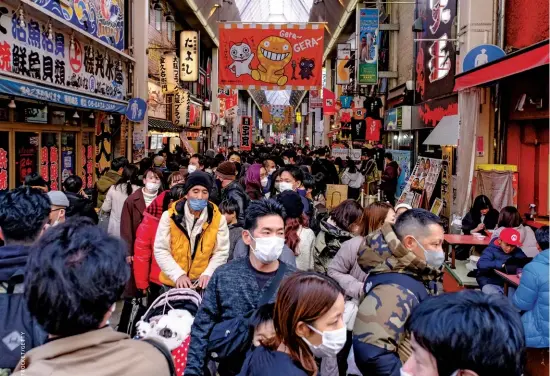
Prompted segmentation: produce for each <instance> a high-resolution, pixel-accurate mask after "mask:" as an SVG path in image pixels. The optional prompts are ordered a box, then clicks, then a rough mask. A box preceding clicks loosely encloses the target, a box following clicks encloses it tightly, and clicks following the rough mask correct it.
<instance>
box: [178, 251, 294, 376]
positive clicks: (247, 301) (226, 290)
mask: <svg viewBox="0 0 550 376" xmlns="http://www.w3.org/2000/svg"><path fill="white" fill-rule="evenodd" d="M295 271H296V269H295V268H293V267H291V266H288V265H287V270H286V272H285V275H287V276H288V275H290V274H292V273H294V272H295ZM274 277H275V275H274V276H273V277H272V279H271V280H270V281H268V282H267V283H266V284H265V286H264V287H263V289H262V290H259V288H258V282H257V281H256V270H255V269H254V268H253V266H252V264H251V263H250V259H249V258H248V257H246V258H243V259H240V260H234V261H232V262H230V263H227V264H225V265H222V266H220V267H219V268H218V269H216V271H215V272H214V275H213V276H212V279H211V280H210V282H209V283H208V286H207V287H206V292H205V294H204V297H203V299H202V303H201V305H200V307H199V310H198V312H197V315H196V316H195V321H194V322H193V327H192V328H191V345H190V346H189V352H188V355H187V368H186V369H185V375H186V376H198V375H203V367H204V361H205V359H207V350H206V348H207V345H208V338H209V337H210V334H211V332H212V329H213V328H214V325H216V324H218V323H220V322H222V321H227V320H231V319H233V318H236V317H239V316H242V315H245V314H246V313H248V312H250V311H251V310H253V309H256V308H258V302H259V300H260V297H261V296H262V294H263V292H264V291H266V290H267V289H268V288H269V286H270V284H271V281H272V280H273V278H274ZM275 296H276V293H275V294H274V295H273V296H272V297H271V299H270V300H269V301H270V302H274V301H275ZM220 369H222V365H220Z"/></svg>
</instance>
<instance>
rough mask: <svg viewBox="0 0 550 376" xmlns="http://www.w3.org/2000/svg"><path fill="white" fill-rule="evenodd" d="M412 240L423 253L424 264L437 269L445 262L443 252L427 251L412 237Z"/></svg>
mask: <svg viewBox="0 0 550 376" xmlns="http://www.w3.org/2000/svg"><path fill="white" fill-rule="evenodd" d="M413 239H414V240H415V241H416V242H417V243H418V245H419V246H420V248H422V250H423V251H424V258H425V259H426V264H428V265H429V266H431V267H433V268H436V269H439V268H440V267H441V265H443V263H444V262H445V252H443V251H435V250H430V251H427V250H426V248H424V246H423V245H422V244H420V242H419V241H418V240H416V238H415V237H414V236H413Z"/></svg>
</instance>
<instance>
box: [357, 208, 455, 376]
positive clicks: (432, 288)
mask: <svg viewBox="0 0 550 376" xmlns="http://www.w3.org/2000/svg"><path fill="white" fill-rule="evenodd" d="M443 234H444V232H443V227H442V226H441V224H440V220H439V217H437V216H436V215H434V214H432V213H430V212H429V211H427V210H424V209H412V210H408V211H406V212H405V213H403V214H401V216H399V218H398V219H397V222H396V223H395V225H394V226H392V225H391V224H385V225H384V226H382V228H381V229H380V230H378V231H375V232H373V233H372V234H370V235H368V236H367V237H366V238H365V246H364V247H363V248H362V249H360V250H359V252H358V264H359V266H360V267H361V269H363V271H364V272H365V273H367V274H369V276H368V278H367V280H366V282H365V287H364V292H365V298H364V299H363V301H362V303H361V305H360V306H359V311H358V313H357V318H356V320H355V326H354V328H353V351H354V355H355V362H356V364H357V367H358V368H359V370H360V371H361V373H362V374H364V375H377V376H399V369H400V368H401V365H402V362H405V361H406V360H407V359H408V357H409V356H410V353H411V348H410V341H409V338H408V337H407V336H406V335H405V322H406V320H407V318H408V316H409V315H410V311H411V309H412V308H413V307H415V306H417V305H418V304H419V303H420V302H422V301H423V300H424V299H425V298H427V297H428V296H429V294H430V293H433V294H435V293H436V292H437V287H436V286H437V285H436V283H435V281H436V280H438V279H439V278H440V277H441V274H442V264H443V261H444V258H445V255H444V253H443V248H442V246H443Z"/></svg>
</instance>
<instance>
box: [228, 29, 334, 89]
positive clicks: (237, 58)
mask: <svg viewBox="0 0 550 376" xmlns="http://www.w3.org/2000/svg"><path fill="white" fill-rule="evenodd" d="M219 35H220V44H219V45H220V53H219V60H220V61H219V86H220V87H232V88H235V89H255V88H256V89H280V88H284V89H287V90H310V89H320V88H321V85H322V65H323V63H322V62H323V49H324V27H323V24H321V23H305V24H304V23H302V24H297V23H293V24H260V23H254V24H251V23H220V29H219Z"/></svg>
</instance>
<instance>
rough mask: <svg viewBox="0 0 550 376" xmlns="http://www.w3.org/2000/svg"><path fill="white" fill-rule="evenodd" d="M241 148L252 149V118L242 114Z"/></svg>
mask: <svg viewBox="0 0 550 376" xmlns="http://www.w3.org/2000/svg"><path fill="white" fill-rule="evenodd" d="M240 149H241V150H251V149H252V118H251V117H250V116H241V147H240Z"/></svg>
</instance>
